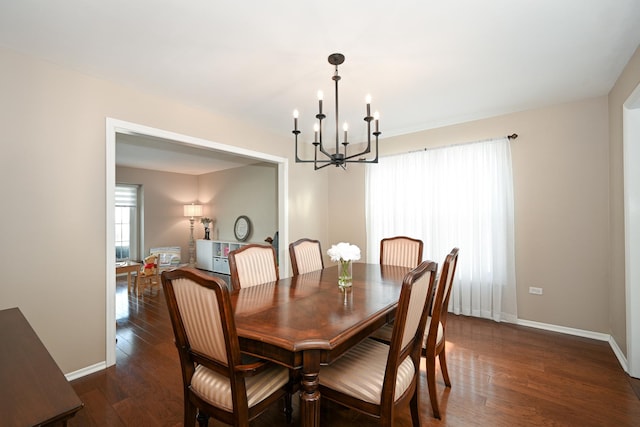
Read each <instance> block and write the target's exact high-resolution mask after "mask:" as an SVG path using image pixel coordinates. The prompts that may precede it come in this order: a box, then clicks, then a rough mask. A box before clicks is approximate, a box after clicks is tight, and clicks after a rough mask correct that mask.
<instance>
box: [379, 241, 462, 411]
mask: <svg viewBox="0 0 640 427" xmlns="http://www.w3.org/2000/svg"><path fill="white" fill-rule="evenodd" d="M458 252H459V249H458V248H453V249H452V250H451V252H450V253H449V254H448V255H447V257H446V258H445V261H444V264H443V265H442V270H441V272H440V276H439V277H438V279H437V283H436V285H435V289H434V291H435V292H433V298H432V301H433V303H432V305H431V306H429V317H428V319H427V325H426V327H425V335H424V340H423V343H422V355H423V356H424V357H425V359H426V371H427V386H428V389H429V397H430V400H431V408H432V410H433V416H434V417H435V418H438V419H440V407H439V405H438V397H437V396H436V358H437V359H438V361H439V362H440V371H441V372H442V377H443V379H444V383H445V385H446V386H447V387H451V380H450V379H449V371H448V370H447V359H446V352H445V346H446V339H445V330H446V325H447V314H448V312H449V297H450V296H451V288H452V286H451V285H452V283H453V278H454V276H455V272H456V267H457V265H458ZM392 333H393V325H385V326H383V327H382V328H380V329H378V330H377V331H376V332H374V333H373V334H372V335H371V338H373V339H375V340H377V341H380V342H382V343H389V342H390V341H391V337H392Z"/></svg>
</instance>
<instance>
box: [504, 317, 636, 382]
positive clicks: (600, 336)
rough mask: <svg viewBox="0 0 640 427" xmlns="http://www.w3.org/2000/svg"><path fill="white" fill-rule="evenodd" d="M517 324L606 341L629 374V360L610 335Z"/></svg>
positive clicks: (582, 330) (558, 327)
mask: <svg viewBox="0 0 640 427" xmlns="http://www.w3.org/2000/svg"><path fill="white" fill-rule="evenodd" d="M516 324H517V325H522V326H529V327H531V328H537V329H544V330H546V331H552V332H560V333H562V334H567V335H574V336H577V337H583V338H591V339H594V340H598V341H606V342H608V343H609V346H610V347H611V350H613V354H615V356H616V358H617V359H618V362H619V363H620V366H621V367H622V369H624V371H625V372H627V373H628V372H629V367H628V366H627V358H626V357H625V356H624V353H623V352H622V350H620V347H618V343H617V342H616V340H615V339H613V337H612V336H611V335H609V334H603V333H601V332H593V331H585V330H584V329H575V328H567V327H566V326H558V325H551V324H549V323H541V322H534V321H531V320H523V319H518V321H517V322H516Z"/></svg>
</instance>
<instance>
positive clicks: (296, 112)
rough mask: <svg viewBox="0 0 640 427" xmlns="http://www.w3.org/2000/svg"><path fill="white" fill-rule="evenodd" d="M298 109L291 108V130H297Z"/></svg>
mask: <svg viewBox="0 0 640 427" xmlns="http://www.w3.org/2000/svg"><path fill="white" fill-rule="evenodd" d="M298 115H299V113H298V110H293V130H298Z"/></svg>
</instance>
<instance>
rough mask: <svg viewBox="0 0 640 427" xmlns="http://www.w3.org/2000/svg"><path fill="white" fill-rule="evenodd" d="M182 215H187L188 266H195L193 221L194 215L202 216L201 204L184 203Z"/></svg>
mask: <svg viewBox="0 0 640 427" xmlns="http://www.w3.org/2000/svg"><path fill="white" fill-rule="evenodd" d="M184 216H186V217H189V223H190V224H191V227H190V234H189V267H195V265H196V260H195V257H194V254H195V252H196V242H195V240H193V221H195V219H196V217H197V216H198V217H199V216H202V205H196V204H194V203H191V204H190V205H184Z"/></svg>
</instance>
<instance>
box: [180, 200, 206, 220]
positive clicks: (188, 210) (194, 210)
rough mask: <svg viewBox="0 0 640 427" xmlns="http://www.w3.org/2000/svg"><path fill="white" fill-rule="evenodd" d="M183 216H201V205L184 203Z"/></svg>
mask: <svg viewBox="0 0 640 427" xmlns="http://www.w3.org/2000/svg"><path fill="white" fill-rule="evenodd" d="M184 216H188V217H191V218H193V217H195V216H202V205H195V204H193V203H191V204H190V205H184Z"/></svg>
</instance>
